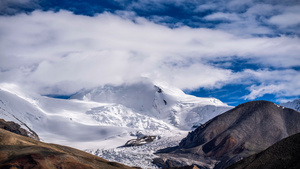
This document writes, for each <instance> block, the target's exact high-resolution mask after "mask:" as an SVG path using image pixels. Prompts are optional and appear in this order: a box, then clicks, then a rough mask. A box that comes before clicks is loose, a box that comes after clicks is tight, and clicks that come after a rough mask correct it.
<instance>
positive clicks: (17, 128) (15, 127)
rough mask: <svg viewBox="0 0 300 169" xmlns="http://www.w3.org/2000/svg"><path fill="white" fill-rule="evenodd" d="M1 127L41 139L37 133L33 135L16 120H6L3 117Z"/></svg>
mask: <svg viewBox="0 0 300 169" xmlns="http://www.w3.org/2000/svg"><path fill="white" fill-rule="evenodd" d="M0 128H2V129H4V130H7V131H10V132H13V133H16V134H19V135H21V136H25V137H30V138H32V139H35V140H39V137H38V135H37V134H35V135H33V134H31V132H29V131H27V130H25V129H23V128H21V126H20V125H19V124H17V123H15V122H12V121H5V120H3V119H0Z"/></svg>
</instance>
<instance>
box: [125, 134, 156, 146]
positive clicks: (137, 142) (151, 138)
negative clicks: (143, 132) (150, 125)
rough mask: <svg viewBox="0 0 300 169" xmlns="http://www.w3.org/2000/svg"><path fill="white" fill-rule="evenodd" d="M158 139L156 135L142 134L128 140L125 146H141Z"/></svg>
mask: <svg viewBox="0 0 300 169" xmlns="http://www.w3.org/2000/svg"><path fill="white" fill-rule="evenodd" d="M155 139H156V136H142V137H140V138H137V139H132V140H129V141H127V142H126V144H125V147H130V146H141V145H144V144H147V143H150V142H152V141H154V140H155Z"/></svg>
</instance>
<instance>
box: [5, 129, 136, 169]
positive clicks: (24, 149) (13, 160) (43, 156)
mask: <svg viewBox="0 0 300 169" xmlns="http://www.w3.org/2000/svg"><path fill="white" fill-rule="evenodd" d="M0 168H24V169H29V168H30V169H51V168H60V169H74V168H76V169H101V168H103V169H117V168H118V169H119V168H121V169H122V168H123V169H129V168H131V167H127V166H125V165H122V164H119V163H115V162H110V161H107V160H104V159H102V158H100V157H97V156H94V155H91V154H89V153H86V152H83V151H80V150H77V149H74V148H70V147H66V146H60V145H56V144H47V143H43V142H40V141H37V140H33V139H31V138H29V137H24V136H21V135H17V134H15V133H12V132H9V131H7V130H4V129H0Z"/></svg>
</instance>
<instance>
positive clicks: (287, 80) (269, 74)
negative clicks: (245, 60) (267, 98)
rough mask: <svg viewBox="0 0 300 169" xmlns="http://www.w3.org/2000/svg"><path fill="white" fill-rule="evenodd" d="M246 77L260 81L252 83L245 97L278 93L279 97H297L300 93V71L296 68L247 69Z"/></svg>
mask: <svg viewBox="0 0 300 169" xmlns="http://www.w3.org/2000/svg"><path fill="white" fill-rule="evenodd" d="M244 73H245V77H248V78H251V79H253V80H255V81H258V82H259V84H254V85H252V86H251V87H250V88H249V90H250V94H248V95H246V96H245V97H244V98H245V99H249V100H252V99H255V98H257V97H261V96H263V95H265V94H276V96H277V97H293V96H294V97H295V96H299V95H300V89H299V86H300V81H299V79H300V73H299V71H295V70H273V71H272V70H258V71H253V70H246V71H245V72H244Z"/></svg>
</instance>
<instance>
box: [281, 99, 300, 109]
mask: <svg viewBox="0 0 300 169" xmlns="http://www.w3.org/2000/svg"><path fill="white" fill-rule="evenodd" d="M280 105H281V106H284V107H287V108H291V109H294V110H296V111H300V99H295V100H294V101H289V102H286V103H281V104H280Z"/></svg>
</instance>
